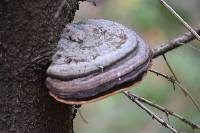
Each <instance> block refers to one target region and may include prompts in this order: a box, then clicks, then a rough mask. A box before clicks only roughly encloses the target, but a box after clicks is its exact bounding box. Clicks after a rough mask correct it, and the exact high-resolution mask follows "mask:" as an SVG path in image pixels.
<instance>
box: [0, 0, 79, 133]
mask: <svg viewBox="0 0 200 133" xmlns="http://www.w3.org/2000/svg"><path fill="white" fill-rule="evenodd" d="M62 1H63V0H1V1H0V132H1V133H12V132H13V133H71V132H73V128H72V119H73V118H72V117H73V108H72V107H71V106H68V105H64V104H61V103H58V102H56V101H55V100H54V99H53V98H51V97H50V96H49V95H48V90H47V89H46V87H45V84H44V81H45V78H46V73H45V71H46V68H47V66H48V65H49V62H50V60H49V59H50V55H46V56H45V57H44V58H42V59H43V60H42V61H41V62H40V63H34V62H32V60H33V59H36V58H38V57H40V56H42V55H44V54H45V53H46V52H47V51H52V50H53V49H54V48H55V46H56V42H57V40H58V38H59V34H60V33H61V31H62V29H63V27H64V24H66V23H69V22H70V21H72V20H73V16H74V14H75V11H76V10H77V9H78V0H66V4H65V6H64V8H63V10H62V11H61V13H60V15H59V17H58V18H57V19H54V15H55V13H56V11H57V10H58V7H59V6H60V4H61V3H62ZM27 64H29V65H27Z"/></svg>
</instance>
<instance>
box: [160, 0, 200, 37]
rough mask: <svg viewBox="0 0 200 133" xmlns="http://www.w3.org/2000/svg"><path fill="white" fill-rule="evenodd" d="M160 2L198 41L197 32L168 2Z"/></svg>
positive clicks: (161, 0)
mask: <svg viewBox="0 0 200 133" xmlns="http://www.w3.org/2000/svg"><path fill="white" fill-rule="evenodd" d="M160 3H161V4H162V5H163V6H164V7H165V8H166V9H167V10H168V11H169V12H170V13H172V15H174V16H175V17H176V18H177V19H178V20H179V21H180V22H181V23H182V24H183V25H184V26H185V27H186V28H187V29H188V30H189V31H190V32H191V33H192V34H193V35H194V36H195V37H196V38H197V39H198V40H199V41H200V36H199V35H198V33H197V32H196V31H195V30H194V29H193V28H192V27H191V26H190V25H189V24H188V23H187V22H186V21H185V20H184V19H183V18H182V17H181V16H180V15H179V14H178V13H177V12H176V11H175V10H174V9H173V8H172V7H171V6H170V5H169V4H167V3H166V2H165V0H160Z"/></svg>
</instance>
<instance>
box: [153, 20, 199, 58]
mask: <svg viewBox="0 0 200 133" xmlns="http://www.w3.org/2000/svg"><path fill="white" fill-rule="evenodd" d="M195 30H196V32H197V33H198V34H200V24H199V25H198V27H197V28H196V29H195ZM194 39H195V37H194V35H193V34H192V33H191V32H186V33H184V34H182V35H180V36H179V37H176V38H173V39H171V40H169V41H168V42H166V43H164V44H162V45H160V46H158V47H157V48H154V49H152V51H153V58H157V57H158V56H161V55H163V54H165V53H167V52H169V51H171V50H173V49H175V48H177V47H180V46H182V45H183V44H186V43H188V42H191V41H193V40H194Z"/></svg>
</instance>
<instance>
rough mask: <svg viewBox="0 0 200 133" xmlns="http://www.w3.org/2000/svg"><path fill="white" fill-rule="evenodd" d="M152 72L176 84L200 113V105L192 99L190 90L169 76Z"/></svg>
mask: <svg viewBox="0 0 200 133" xmlns="http://www.w3.org/2000/svg"><path fill="white" fill-rule="evenodd" d="M149 71H150V72H152V73H154V74H156V75H157V76H161V77H164V78H165V79H167V80H168V81H170V82H172V83H174V84H176V85H177V86H178V87H179V88H180V89H181V90H182V92H183V93H184V94H185V96H188V97H189V98H190V99H191V101H192V102H193V104H194V105H195V106H196V108H197V110H198V111H199V112H200V108H199V106H198V103H197V102H196V100H195V99H194V98H193V97H192V94H191V93H190V92H189V91H188V89H186V88H185V87H183V85H181V84H180V83H179V82H178V81H176V80H175V79H174V78H173V77H169V76H168V75H165V74H162V73H159V72H157V71H155V70H149Z"/></svg>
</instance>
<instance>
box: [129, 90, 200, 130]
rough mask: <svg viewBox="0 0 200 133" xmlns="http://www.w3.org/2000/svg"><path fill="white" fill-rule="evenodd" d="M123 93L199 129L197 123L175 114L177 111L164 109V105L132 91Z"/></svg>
mask: <svg viewBox="0 0 200 133" xmlns="http://www.w3.org/2000/svg"><path fill="white" fill-rule="evenodd" d="M125 93H126V94H127V95H128V96H129V97H132V98H135V99H138V101H140V102H142V103H145V104H147V105H149V106H151V107H153V108H156V109H158V110H159V111H161V112H163V113H165V114H167V116H168V115H171V116H173V117H175V118H177V119H179V120H180V121H182V122H184V123H185V124H187V125H189V126H190V127H191V128H192V129H200V125H197V124H195V123H193V122H191V121H189V120H187V119H186V118H184V117H182V116H180V115H179V114H177V113H175V112H173V111H170V110H168V109H166V108H164V107H162V106H160V105H158V104H155V103H153V102H151V101H149V100H147V99H144V98H142V97H139V96H137V95H135V94H132V93H129V92H125ZM127 95H126V96H127Z"/></svg>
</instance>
